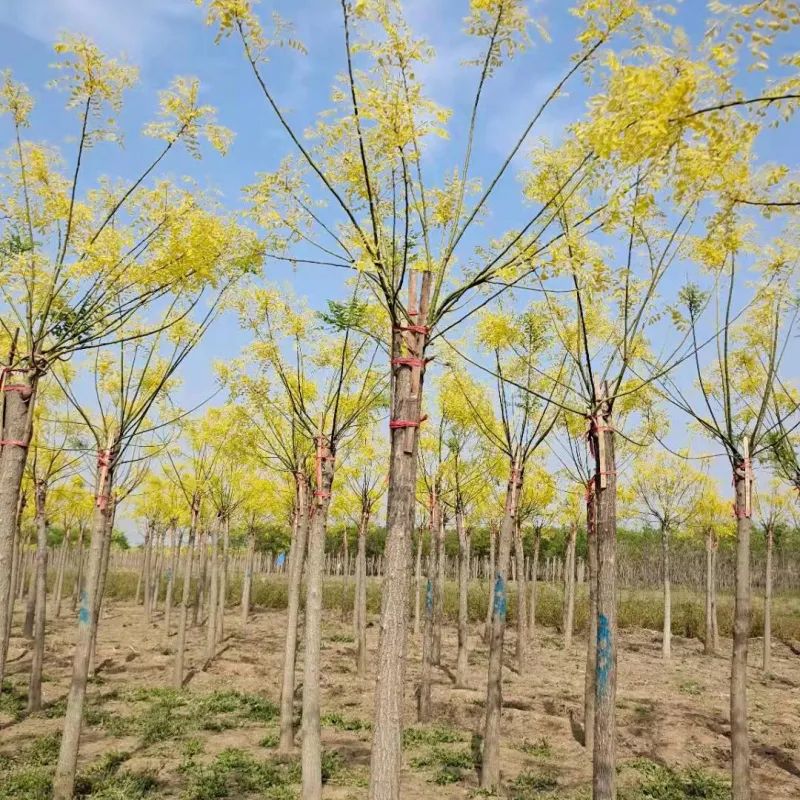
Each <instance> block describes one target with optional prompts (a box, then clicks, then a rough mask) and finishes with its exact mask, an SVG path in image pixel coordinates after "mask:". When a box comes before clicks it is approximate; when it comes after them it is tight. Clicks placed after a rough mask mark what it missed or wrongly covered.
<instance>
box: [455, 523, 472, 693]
mask: <svg viewBox="0 0 800 800" xmlns="http://www.w3.org/2000/svg"><path fill="white" fill-rule="evenodd" d="M456 532H457V533H458V655H457V657H456V686H457V687H464V686H466V684H467V669H468V666H469V618H468V613H469V604H468V592H469V531H468V530H467V526H466V525H465V524H464V511H463V509H461V508H460V507H457V508H456Z"/></svg>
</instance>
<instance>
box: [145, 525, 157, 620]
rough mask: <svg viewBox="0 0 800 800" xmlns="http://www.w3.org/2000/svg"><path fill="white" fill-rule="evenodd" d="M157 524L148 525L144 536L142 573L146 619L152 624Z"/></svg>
mask: <svg viewBox="0 0 800 800" xmlns="http://www.w3.org/2000/svg"><path fill="white" fill-rule="evenodd" d="M155 536H156V533H155V523H154V522H152V521H150V522H148V523H147V528H146V529H145V534H144V566H143V567H142V572H143V573H144V580H143V581H142V584H143V585H142V597H143V603H144V618H145V619H146V620H147V621H148V622H150V615H151V613H152V611H151V607H150V604H151V602H152V599H153V598H152V594H151V592H150V584H151V581H152V574H151V570H152V566H153V540H154V539H155Z"/></svg>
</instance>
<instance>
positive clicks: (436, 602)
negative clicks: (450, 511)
mask: <svg viewBox="0 0 800 800" xmlns="http://www.w3.org/2000/svg"><path fill="white" fill-rule="evenodd" d="M436 503H437V505H439V511H438V513H437V515H436V517H437V525H436V529H435V530H434V531H431V547H433V546H434V542H435V546H436V574H435V576H434V580H435V581H436V584H435V587H434V592H433V652H432V656H433V663H434V664H436V665H437V666H438V665H440V664H441V663H442V628H443V626H444V571H445V565H446V562H445V558H446V557H445V551H444V516H443V514H442V509H441V505H440V504H439V495H438V492H437V494H436Z"/></svg>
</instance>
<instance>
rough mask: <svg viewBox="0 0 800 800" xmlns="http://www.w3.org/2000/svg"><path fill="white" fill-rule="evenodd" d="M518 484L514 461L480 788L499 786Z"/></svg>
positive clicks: (500, 557) (498, 577)
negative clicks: (507, 611) (504, 667)
mask: <svg viewBox="0 0 800 800" xmlns="http://www.w3.org/2000/svg"><path fill="white" fill-rule="evenodd" d="M521 486H522V472H521V470H520V469H519V465H518V464H515V466H514V468H512V471H511V477H510V478H509V481H508V489H507V491H506V502H505V512H504V514H503V521H502V523H501V524H500V538H499V542H498V547H497V564H496V566H495V573H496V574H495V582H494V596H493V603H492V633H491V637H490V639H489V673H488V679H487V684H486V718H485V722H484V733H483V760H482V766H481V788H482V789H489V790H491V791H494V790H496V789H497V788H499V786H500V714H501V712H502V706H503V690H502V689H503V687H502V679H503V638H504V636H505V628H506V608H507V604H508V586H507V581H508V570H509V562H510V556H511V539H512V537H513V536H514V526H515V522H516V514H517V497H518V496H519V490H520V487H521Z"/></svg>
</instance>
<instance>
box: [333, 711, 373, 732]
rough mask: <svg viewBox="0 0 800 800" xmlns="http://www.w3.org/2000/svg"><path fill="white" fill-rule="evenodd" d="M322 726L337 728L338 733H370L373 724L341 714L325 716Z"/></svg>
mask: <svg viewBox="0 0 800 800" xmlns="http://www.w3.org/2000/svg"><path fill="white" fill-rule="evenodd" d="M321 722H322V724H323V725H325V726H327V727H328V728H336V730H337V731H370V730H372V723H370V722H369V721H368V720H365V719H357V718H356V717H344V716H342V715H341V714H339V713H336V712H334V713H332V714H323V716H322V720H321Z"/></svg>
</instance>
